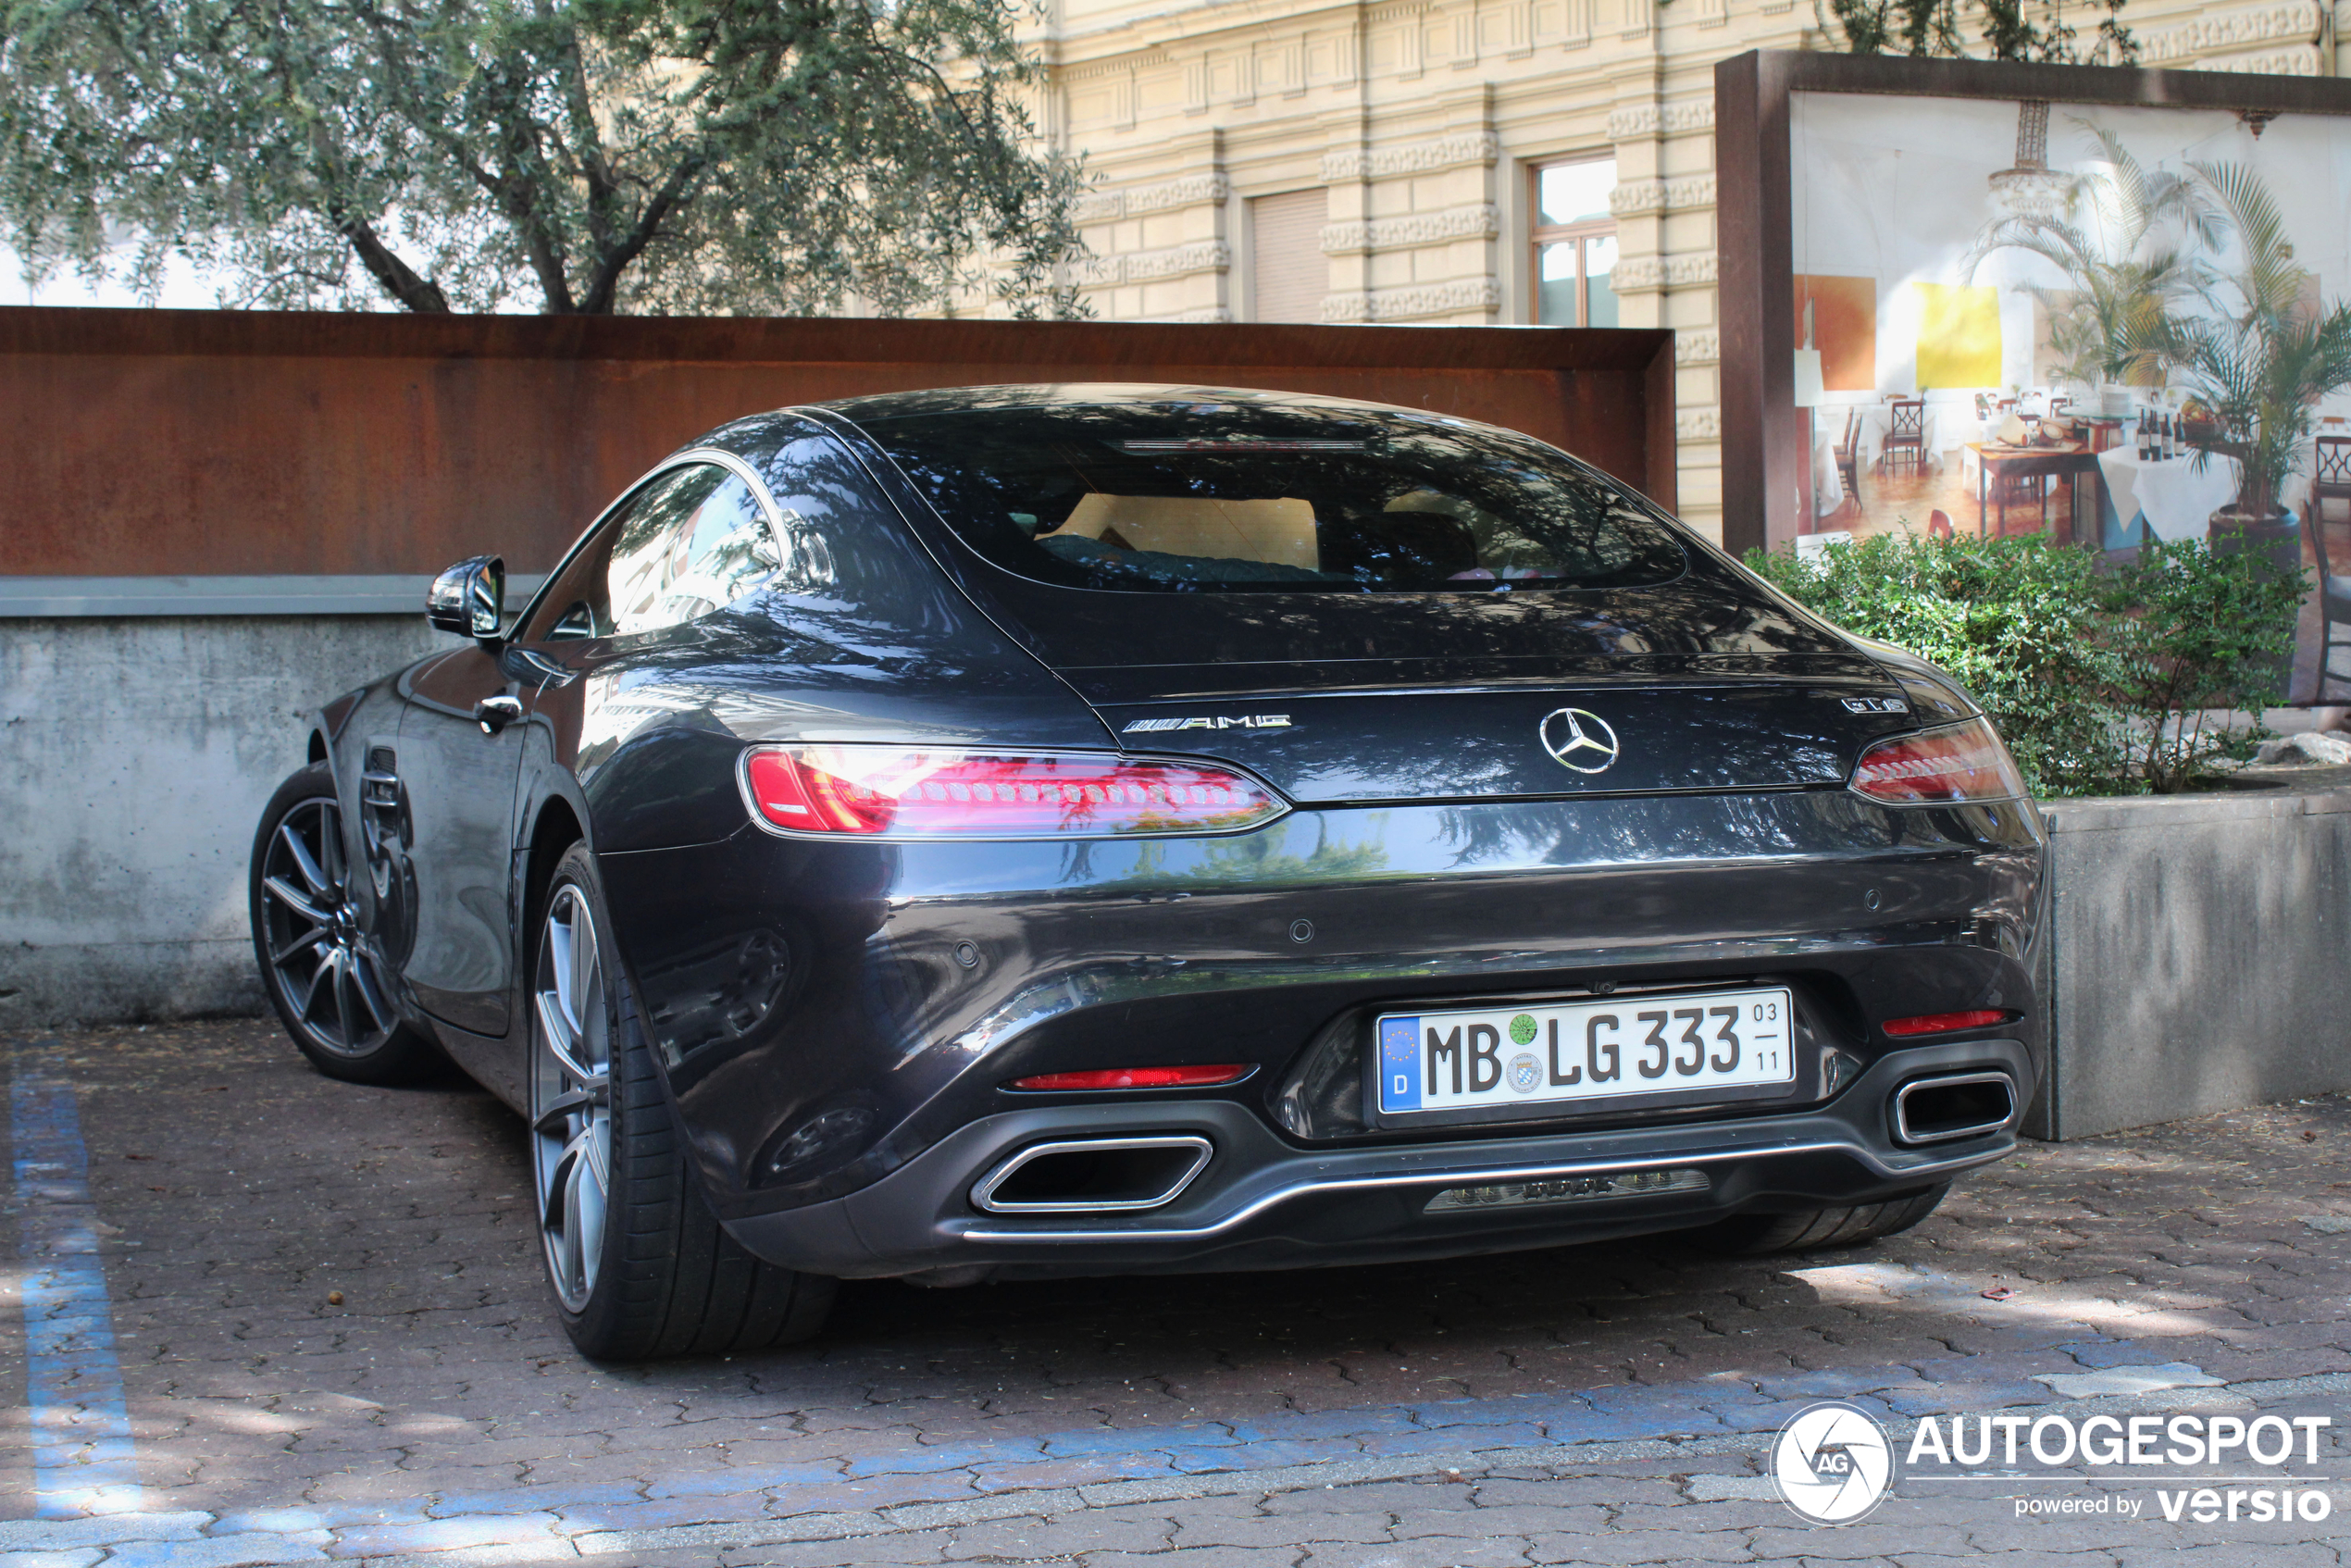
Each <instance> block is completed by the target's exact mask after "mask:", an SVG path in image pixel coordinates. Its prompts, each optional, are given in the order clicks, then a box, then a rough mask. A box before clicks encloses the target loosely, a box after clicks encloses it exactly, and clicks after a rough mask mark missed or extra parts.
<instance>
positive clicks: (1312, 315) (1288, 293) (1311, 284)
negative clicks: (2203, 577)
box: [1249, 190, 1330, 321]
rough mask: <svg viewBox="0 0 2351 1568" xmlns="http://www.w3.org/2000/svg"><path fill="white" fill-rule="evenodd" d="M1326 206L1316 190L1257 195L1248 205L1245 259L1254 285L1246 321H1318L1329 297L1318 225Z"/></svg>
mask: <svg viewBox="0 0 2351 1568" xmlns="http://www.w3.org/2000/svg"><path fill="white" fill-rule="evenodd" d="M1329 211H1330V203H1329V200H1328V198H1327V197H1325V194H1324V193H1323V192H1321V191H1320V190H1313V191H1292V192H1289V193H1287V194H1284V195H1279V196H1259V197H1257V198H1255V199H1254V200H1252V201H1251V202H1250V204H1249V217H1250V259H1251V261H1252V263H1253V264H1254V272H1255V284H1254V287H1253V289H1252V291H1251V292H1252V294H1253V297H1252V298H1251V299H1250V313H1249V315H1250V320H1252V321H1320V320H1321V319H1322V318H1323V296H1324V295H1325V294H1326V293H1328V292H1330V264H1329V263H1328V262H1327V261H1325V259H1324V257H1323V244H1322V238H1323V225H1324V223H1325V221H1326V220H1327V218H1328V214H1329Z"/></svg>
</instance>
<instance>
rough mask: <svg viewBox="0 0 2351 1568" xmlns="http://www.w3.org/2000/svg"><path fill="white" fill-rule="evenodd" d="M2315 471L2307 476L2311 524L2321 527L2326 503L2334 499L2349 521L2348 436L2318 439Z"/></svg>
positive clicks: (2350, 440) (2325, 519) (2350, 457)
mask: <svg viewBox="0 0 2351 1568" xmlns="http://www.w3.org/2000/svg"><path fill="white" fill-rule="evenodd" d="M2317 444H2318V454H2319V467H2318V471H2317V472H2316V473H2314V474H2312V475H2311V476H2310V526H2311V527H2312V528H2313V529H2317V528H2320V527H2323V526H2324V525H2325V524H2326V523H2327V522H2329V521H2330V520H2331V519H2330V516H2329V514H2328V510H2327V504H2328V503H2329V502H2333V503H2335V504H2338V505H2340V506H2341V507H2342V508H2343V516H2344V517H2345V520H2346V521H2351V436H2320V438H2319V439H2318V443H2317Z"/></svg>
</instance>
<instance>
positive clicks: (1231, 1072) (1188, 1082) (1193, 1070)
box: [1010, 1062, 1249, 1089]
mask: <svg viewBox="0 0 2351 1568" xmlns="http://www.w3.org/2000/svg"><path fill="white" fill-rule="evenodd" d="M1247 1076H1249V1064H1247V1063H1245V1062H1244V1063H1227V1064H1225V1065H1223V1066H1217V1067H1103V1068H1100V1069H1098V1070H1096V1071H1094V1072H1090V1073H1039V1074H1038V1075H1037V1076H1035V1077H1033V1078H1014V1080H1013V1081H1012V1084H1011V1086H1010V1087H1012V1088H1014V1089H1205V1088H1208V1087H1210V1086H1212V1085H1215V1084H1229V1083H1238V1082H1240V1080H1241V1079H1243V1078H1245V1077H1247Z"/></svg>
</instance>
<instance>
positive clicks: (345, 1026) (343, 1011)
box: [335, 948, 359, 1048]
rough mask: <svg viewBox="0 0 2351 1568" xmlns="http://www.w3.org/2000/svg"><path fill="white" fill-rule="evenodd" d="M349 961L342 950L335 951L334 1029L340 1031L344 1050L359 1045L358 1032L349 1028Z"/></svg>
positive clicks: (350, 982)
mask: <svg viewBox="0 0 2351 1568" xmlns="http://www.w3.org/2000/svg"><path fill="white" fill-rule="evenodd" d="M351 967H352V965H351V960H350V955H349V954H348V953H347V952H345V951H344V950H343V949H342V948H337V949H336V950H335V1027H336V1028H338V1029H340V1030H342V1042H341V1043H342V1045H343V1046H344V1047H345V1048H349V1047H351V1046H355V1045H357V1044H358V1043H359V1031H358V1030H356V1029H355V1028H353V1027H351V985H352V980H351Z"/></svg>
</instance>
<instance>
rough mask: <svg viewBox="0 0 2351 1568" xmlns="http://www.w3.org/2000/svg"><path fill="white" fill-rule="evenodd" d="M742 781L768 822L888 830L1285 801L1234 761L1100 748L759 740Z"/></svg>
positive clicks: (1109, 832) (971, 830)
mask: <svg viewBox="0 0 2351 1568" xmlns="http://www.w3.org/2000/svg"><path fill="white" fill-rule="evenodd" d="M739 780H740V784H741V786H742V792H743V800H744V803H746V804H747V805H748V806H749V807H750V808H751V811H752V815H753V816H754V817H755V818H756V819H757V820H759V821H760V822H762V823H765V824H766V825H768V826H770V827H774V828H783V829H785V830H787V831H790V832H795V833H827V834H831V833H841V834H853V835H858V836H862V837H875V836H879V835H887V836H889V837H890V838H893V839H901V838H903V839H930V838H977V839H1052V838H1063V837H1070V838H1089V839H1101V838H1126V837H1150V836H1164V835H1170V834H1188V833H1231V832H1236V831H1238V830H1240V829H1243V828H1255V827H1259V826H1261V825H1263V824H1264V823H1267V822H1271V821H1272V820H1273V819H1274V818H1275V817H1277V816H1279V815H1282V813H1283V812H1285V811H1287V809H1288V808H1287V806H1286V805H1284V804H1283V803H1282V801H1281V798H1280V797H1279V796H1277V795H1275V793H1274V792H1273V791H1272V790H1269V789H1267V788H1266V787H1265V786H1264V785H1263V784H1260V783H1258V782H1257V781H1256V780H1255V779H1253V778H1249V777H1248V776H1247V775H1245V774H1241V773H1237V772H1234V771H1233V770H1232V769H1230V768H1223V767H1217V766H1214V765H1208V764H1200V763H1179V762H1169V761H1165V760H1162V759H1156V758H1134V757H1124V756H1119V755H1117V754H1115V753H1098V752H1061V753H1003V752H939V751H924V752H918V751H912V750H909V749H907V748H904V747H900V746H854V745H852V746H755V747H753V749H752V750H750V751H749V752H746V753H744V754H743V765H742V770H741V773H740V776H739Z"/></svg>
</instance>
